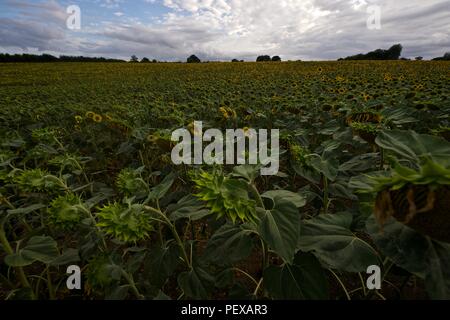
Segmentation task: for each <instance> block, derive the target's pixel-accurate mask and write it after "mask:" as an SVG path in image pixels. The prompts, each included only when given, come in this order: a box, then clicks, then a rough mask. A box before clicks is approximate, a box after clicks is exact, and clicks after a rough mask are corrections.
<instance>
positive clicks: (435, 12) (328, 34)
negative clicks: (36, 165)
mask: <svg viewBox="0 0 450 320" xmlns="http://www.w3.org/2000/svg"><path fill="white" fill-rule="evenodd" d="M71 4H77V5H78V6H79V7H80V8H81V17H82V20H81V21H82V24H81V30H78V31H72V30H69V29H68V28H67V27H66V19H67V17H68V14H67V13H66V8H67V6H68V5H71ZM371 5H377V6H379V7H380V8H381V29H380V30H369V29H368V28H367V25H366V21H367V19H368V18H369V13H368V12H367V8H368V7H369V6H371ZM0 26H1V28H0V52H9V53H21V52H31V53H42V52H48V53H52V54H55V55H58V54H69V55H86V56H107V57H117V58H126V59H128V58H129V57H130V56H131V55H132V54H135V55H137V56H139V57H141V58H142V57H144V56H146V57H149V58H156V59H161V60H185V59H186V57H187V56H188V55H190V54H197V55H198V56H199V57H201V58H203V59H210V60H228V59H231V58H239V59H246V60H254V59H255V57H256V56H258V55H261V54H268V55H280V56H281V57H282V58H283V60H288V59H302V60H317V59H320V60H322V59H337V58H339V57H343V56H347V55H351V54H356V53H361V52H367V51H370V50H373V49H377V48H388V47H390V46H391V45H393V44H396V43H401V44H403V46H404V51H403V56H405V57H415V56H419V55H420V56H424V57H426V58H432V57H437V56H442V55H443V54H444V53H445V52H447V51H450V35H449V30H450V1H449V0H426V1H425V0H389V1H387V0H338V1H326V0H94V1H87V0H85V1H70V2H68V1H65V0H64V1H56V0H45V1H23V0H7V1H1V3H0Z"/></svg>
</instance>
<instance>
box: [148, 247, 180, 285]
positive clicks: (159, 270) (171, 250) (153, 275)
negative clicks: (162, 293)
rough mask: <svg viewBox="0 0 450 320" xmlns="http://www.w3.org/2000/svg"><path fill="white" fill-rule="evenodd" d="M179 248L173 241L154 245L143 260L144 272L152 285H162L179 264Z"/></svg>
mask: <svg viewBox="0 0 450 320" xmlns="http://www.w3.org/2000/svg"><path fill="white" fill-rule="evenodd" d="M180 262H181V260H180V249H179V247H178V246H177V244H176V243H175V242H167V243H165V244H164V245H163V246H159V245H158V246H154V247H152V248H151V250H150V253H149V255H148V257H147V259H146V261H145V270H144V272H145V274H146V275H147V277H148V278H149V279H150V282H151V283H152V284H153V285H157V286H162V285H163V284H164V283H165V282H166V280H167V278H168V277H170V276H171V275H172V274H173V273H174V272H175V270H176V268H177V267H178V266H179V265H180Z"/></svg>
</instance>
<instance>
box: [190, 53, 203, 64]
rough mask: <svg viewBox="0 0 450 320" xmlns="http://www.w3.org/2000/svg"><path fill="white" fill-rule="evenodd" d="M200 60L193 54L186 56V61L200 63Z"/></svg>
mask: <svg viewBox="0 0 450 320" xmlns="http://www.w3.org/2000/svg"><path fill="white" fill-rule="evenodd" d="M200 62H201V60H200V59H199V58H198V57H197V56H196V55H194V54H193V55H192V56H190V57H189V58H187V63H200Z"/></svg>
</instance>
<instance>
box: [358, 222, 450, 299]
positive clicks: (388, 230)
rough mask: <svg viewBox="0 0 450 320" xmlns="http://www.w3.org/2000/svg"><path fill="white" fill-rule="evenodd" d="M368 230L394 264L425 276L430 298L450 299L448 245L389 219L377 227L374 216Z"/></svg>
mask: <svg viewBox="0 0 450 320" xmlns="http://www.w3.org/2000/svg"><path fill="white" fill-rule="evenodd" d="M366 225H367V230H368V232H369V233H370V235H371V236H372V238H373V240H374V242H375V244H376V245H377V247H378V248H379V249H380V250H381V252H382V253H383V254H385V255H386V256H388V257H389V258H390V259H391V260H392V261H393V262H394V263H395V264H396V265H398V266H400V267H402V268H403V269H405V270H407V271H409V272H411V273H413V274H415V275H417V276H418V277H420V278H423V279H425V283H426V288H427V291H428V294H429V295H430V298H432V299H450V244H448V243H443V242H437V241H434V240H431V239H430V238H429V237H426V236H423V235H421V234H420V233H418V232H416V231H415V230H413V229H411V228H409V227H408V226H406V225H404V224H403V223H400V222H398V221H397V220H395V219H393V218H391V219H389V220H388V221H387V222H386V223H385V224H384V226H383V230H381V229H380V226H379V224H378V223H377V221H376V219H375V217H374V216H372V217H370V218H369V219H368V220H367V223H366Z"/></svg>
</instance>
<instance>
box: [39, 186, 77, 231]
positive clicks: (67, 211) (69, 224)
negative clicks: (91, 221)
mask: <svg viewBox="0 0 450 320" xmlns="http://www.w3.org/2000/svg"><path fill="white" fill-rule="evenodd" d="M82 206H83V204H82V201H81V199H80V197H79V196H77V195H75V194H72V193H69V194H66V195H64V196H59V197H58V198H56V199H54V200H53V201H52V202H51V204H50V208H49V209H48V211H47V212H48V215H49V220H50V222H51V223H52V224H53V225H55V226H57V227H59V228H61V229H63V230H72V229H74V228H75V227H76V226H78V225H79V223H80V222H81V220H82V219H83V218H85V212H84V210H83V207H82Z"/></svg>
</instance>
